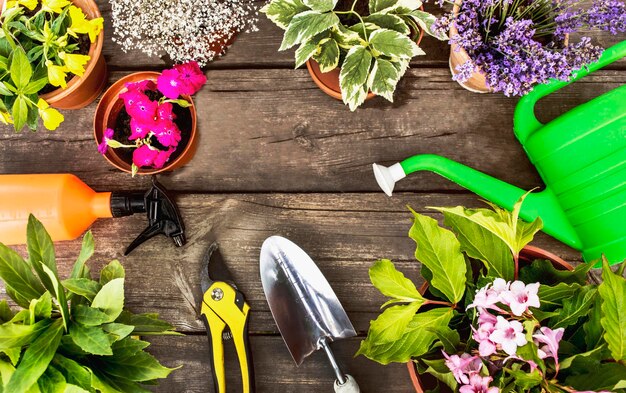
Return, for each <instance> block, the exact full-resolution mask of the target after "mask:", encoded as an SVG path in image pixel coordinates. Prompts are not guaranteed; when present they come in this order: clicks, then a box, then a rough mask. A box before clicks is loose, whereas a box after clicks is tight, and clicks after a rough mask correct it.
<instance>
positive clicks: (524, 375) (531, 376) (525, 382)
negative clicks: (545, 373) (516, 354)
mask: <svg viewBox="0 0 626 393" xmlns="http://www.w3.org/2000/svg"><path fill="white" fill-rule="evenodd" d="M505 370H506V372H507V373H508V374H509V375H511V376H512V377H513V378H514V380H515V385H516V386H519V387H521V388H522V389H524V391H529V390H530V389H531V388H534V387H535V386H538V385H539V384H540V383H541V381H543V378H542V377H541V374H539V370H533V371H532V372H530V373H529V372H527V371H522V370H511V369H505Z"/></svg>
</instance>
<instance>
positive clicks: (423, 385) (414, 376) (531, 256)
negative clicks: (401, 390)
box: [406, 246, 574, 393]
mask: <svg viewBox="0 0 626 393" xmlns="http://www.w3.org/2000/svg"><path fill="white" fill-rule="evenodd" d="M519 259H520V263H525V264H528V263H531V262H532V261H534V260H535V259H545V260H548V261H550V262H551V263H552V265H554V267H556V268H557V269H559V270H574V267H573V266H572V265H570V264H569V263H567V262H565V261H564V260H563V259H561V258H559V257H558V256H556V255H554V254H552V253H551V252H548V251H545V250H542V249H541V248H539V247H534V246H526V247H524V248H523V249H522V251H521V252H520V258H519ZM427 289H428V283H427V282H425V283H424V285H422V287H421V288H420V293H421V294H422V295H423V294H424V293H426V290H427ZM406 366H407V369H408V370H409V376H410V377H411V382H412V383H413V388H414V389H415V392H416V393H424V391H425V390H428V387H427V382H428V381H423V380H422V378H424V376H420V375H419V374H418V373H417V368H416V367H415V363H413V362H408V363H407V364H406ZM426 377H428V376H426ZM433 378H434V377H433ZM444 391H445V390H444ZM447 391H450V389H448V390H447Z"/></svg>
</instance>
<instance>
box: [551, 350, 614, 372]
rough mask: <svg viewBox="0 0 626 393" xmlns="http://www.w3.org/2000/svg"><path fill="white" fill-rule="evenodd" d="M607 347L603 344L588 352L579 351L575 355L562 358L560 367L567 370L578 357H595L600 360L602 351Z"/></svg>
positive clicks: (594, 358)
mask: <svg viewBox="0 0 626 393" xmlns="http://www.w3.org/2000/svg"><path fill="white" fill-rule="evenodd" d="M605 349H606V346H605V345H601V346H599V347H597V348H594V349H592V350H591V351H587V352H583V353H577V354H575V355H573V356H570V357H567V358H565V359H561V360H560V362H559V365H560V368H561V370H565V369H567V368H570V367H571V366H572V363H573V362H574V361H575V360H576V359H580V358H588V359H593V360H597V361H598V362H599V361H600V360H602V358H603V356H602V352H604V350H605Z"/></svg>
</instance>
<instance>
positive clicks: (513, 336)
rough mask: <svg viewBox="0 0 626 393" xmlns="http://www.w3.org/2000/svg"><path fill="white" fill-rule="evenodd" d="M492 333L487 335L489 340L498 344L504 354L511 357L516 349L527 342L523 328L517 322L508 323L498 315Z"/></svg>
mask: <svg viewBox="0 0 626 393" xmlns="http://www.w3.org/2000/svg"><path fill="white" fill-rule="evenodd" d="M497 319H498V322H497V323H496V326H495V329H494V331H493V332H492V333H491V334H490V335H489V340H491V341H492V342H494V343H496V344H499V345H500V347H501V348H502V350H503V351H504V352H506V353H507V354H509V355H513V354H515V353H516V352H517V347H521V346H524V345H526V343H527V342H528V341H527V340H526V336H525V335H524V326H523V325H522V324H521V323H520V322H519V321H508V320H506V319H504V318H503V317H502V316H500V315H498V317H497Z"/></svg>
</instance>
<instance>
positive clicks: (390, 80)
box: [261, 0, 446, 110]
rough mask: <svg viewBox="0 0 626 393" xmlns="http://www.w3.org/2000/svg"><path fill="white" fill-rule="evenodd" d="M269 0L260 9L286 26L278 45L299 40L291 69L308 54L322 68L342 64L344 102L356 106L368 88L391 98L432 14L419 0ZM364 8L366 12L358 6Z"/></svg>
mask: <svg viewBox="0 0 626 393" xmlns="http://www.w3.org/2000/svg"><path fill="white" fill-rule="evenodd" d="M343 3H344V2H343V1H342V0H340V2H339V4H338V0H272V1H270V3H268V4H267V5H266V6H265V7H263V8H262V9H261V12H263V13H265V14H266V15H267V17H268V18H269V19H270V20H271V21H272V22H274V23H275V24H276V25H277V26H279V27H280V28H282V29H284V30H285V34H284V37H283V41H282V44H281V46H280V49H279V50H286V49H289V48H291V47H293V46H295V45H300V46H299V47H298V49H297V50H296V68H297V67H299V66H301V65H302V64H304V63H305V62H306V61H307V60H309V59H310V58H312V59H313V60H315V61H316V62H317V63H319V66H320V70H321V71H322V72H329V71H332V70H334V69H335V68H337V67H340V68H341V71H340V74H339V84H340V87H341V96H342V98H343V102H344V103H345V104H347V105H348V106H349V107H350V110H355V109H356V108H357V107H358V106H359V105H361V104H362V103H363V102H364V101H365V98H366V97H367V93H368V91H372V92H373V93H374V94H377V95H380V96H382V97H384V98H386V99H387V100H389V101H393V92H394V91H395V89H396V85H397V83H398V81H399V80H400V78H402V76H403V75H404V73H405V72H406V70H407V69H408V68H409V61H410V60H411V59H412V58H413V57H415V56H419V55H424V54H425V53H424V51H423V50H422V49H421V48H420V47H419V46H417V44H416V43H415V40H416V38H417V36H418V35H419V31H420V29H422V30H424V31H425V32H426V33H428V34H431V35H433V36H434V37H437V38H438V39H446V36H445V35H442V34H441V33H439V34H437V33H435V32H433V30H432V29H431V27H432V24H433V22H434V21H435V17H434V16H433V15H431V14H429V13H427V12H424V11H422V10H421V9H420V8H421V6H422V2H421V1H420V0H369V3H366V2H365V0H350V3H351V5H350V6H349V7H347V9H344V8H345V7H340V6H345V4H343ZM361 8H362V9H367V12H365V11H361V13H359V11H358V9H361Z"/></svg>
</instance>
